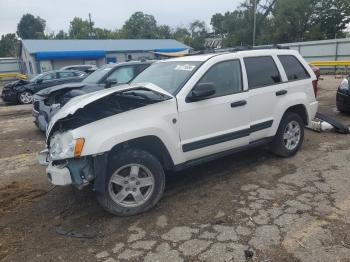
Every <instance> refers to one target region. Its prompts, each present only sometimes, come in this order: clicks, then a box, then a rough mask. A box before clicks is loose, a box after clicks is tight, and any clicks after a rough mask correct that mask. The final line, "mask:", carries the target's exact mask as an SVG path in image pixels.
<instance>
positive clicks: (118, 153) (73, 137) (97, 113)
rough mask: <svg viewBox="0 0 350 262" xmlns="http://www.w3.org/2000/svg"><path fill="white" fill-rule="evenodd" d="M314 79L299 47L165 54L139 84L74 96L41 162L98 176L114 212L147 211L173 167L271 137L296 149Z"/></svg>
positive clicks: (84, 178) (81, 177) (72, 180)
mask: <svg viewBox="0 0 350 262" xmlns="http://www.w3.org/2000/svg"><path fill="white" fill-rule="evenodd" d="M315 81H316V76H315V74H314V73H313V71H312V70H311V68H310V67H309V65H308V64H307V63H306V62H305V61H304V59H303V58H302V57H301V56H300V55H299V53H298V52H296V51H292V50H280V49H266V50H246V51H232V52H229V53H220V54H207V55H197V56H188V57H182V58H175V59H170V60H166V61H159V62H156V63H154V64H152V65H151V66H150V67H149V68H147V69H146V70H145V71H143V72H142V73H141V74H140V75H138V76H137V77H136V78H135V79H134V80H133V81H132V82H131V84H130V85H124V86H119V87H114V88H110V89H106V90H102V91H98V92H95V93H90V94H86V95H83V96H80V97H76V98H73V99H72V100H70V101H69V102H68V103H67V104H66V105H65V106H64V107H62V108H61V110H60V111H59V112H58V113H57V114H56V115H55V116H54V117H53V118H52V120H51V122H50V124H49V126H48V129H47V149H46V150H44V151H42V152H41V153H40V154H39V162H40V163H42V164H44V165H45V164H46V165H48V166H47V169H46V172H47V176H48V177H49V179H50V180H51V182H52V183H53V184H55V185H74V186H76V187H78V188H82V187H84V186H86V185H88V184H92V186H93V189H94V190H95V191H96V193H97V198H98V201H99V203H100V204H101V205H102V206H103V207H104V208H105V209H106V210H108V211H109V212H111V213H113V214H115V215H120V216H126V215H134V214H138V213H141V212H145V211H147V210H149V209H151V208H152V207H153V206H154V205H155V204H156V203H157V202H158V201H159V200H160V198H161V196H162V194H163V191H164V188H165V172H166V171H169V170H172V171H178V170H181V169H184V168H187V167H190V166H194V165H198V164H201V163H203V162H206V161H210V160H213V159H215V158H218V157H222V156H224V155H227V154H231V153H233V152H237V151H240V150H244V149H248V148H252V147H255V146H258V145H264V144H267V145H269V146H270V148H271V150H272V151H273V152H274V153H275V154H277V155H279V156H282V157H289V156H292V155H294V154H295V153H296V152H297V151H298V149H299V148H300V146H301V145H302V143H303V138H304V126H305V125H308V123H309V121H310V120H311V119H313V117H314V116H315V114H316V111H317V107H318V102H317V101H316V99H315V94H314V89H313V86H314V84H315Z"/></svg>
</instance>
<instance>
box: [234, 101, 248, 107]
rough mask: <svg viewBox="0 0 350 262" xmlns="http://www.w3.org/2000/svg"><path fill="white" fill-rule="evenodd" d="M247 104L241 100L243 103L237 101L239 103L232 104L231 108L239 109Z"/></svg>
mask: <svg viewBox="0 0 350 262" xmlns="http://www.w3.org/2000/svg"><path fill="white" fill-rule="evenodd" d="M246 104H247V101H246V100H241V101H237V102H232V103H231V107H239V106H244V105H246Z"/></svg>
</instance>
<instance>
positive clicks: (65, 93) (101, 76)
mask: <svg viewBox="0 0 350 262" xmlns="http://www.w3.org/2000/svg"><path fill="white" fill-rule="evenodd" d="M152 63H153V61H141V62H140V61H133V62H125V63H119V64H107V65H104V66H103V67H101V68H100V69H98V70H96V71H95V72H93V73H92V74H91V75H89V76H88V77H86V78H85V79H84V80H83V81H82V82H81V83H69V84H64V85H57V86H53V87H50V88H47V89H45V90H42V91H40V92H38V93H37V94H35V96H34V103H33V104H34V105H33V116H34V118H35V121H34V123H35V124H36V126H37V127H38V128H39V129H40V130H41V131H45V130H46V127H47V125H48V123H49V122H50V120H51V118H52V116H53V115H54V114H56V112H57V111H58V110H59V109H60V108H61V107H62V106H63V105H64V104H66V103H67V102H68V101H69V100H70V99H71V98H73V97H76V96H79V95H83V94H87V93H91V92H94V91H98V90H101V89H105V88H109V87H111V86H112V85H116V84H126V83H129V82H130V81H131V80H133V79H134V78H135V77H136V76H137V75H138V74H139V73H141V72H142V71H143V70H145V69H146V68H147V67H149V66H150V65H151V64H152Z"/></svg>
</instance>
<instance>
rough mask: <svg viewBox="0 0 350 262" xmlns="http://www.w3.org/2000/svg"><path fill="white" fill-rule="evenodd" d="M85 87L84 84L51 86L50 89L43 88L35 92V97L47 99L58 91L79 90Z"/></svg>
mask: <svg viewBox="0 0 350 262" xmlns="http://www.w3.org/2000/svg"><path fill="white" fill-rule="evenodd" d="M85 85H86V84H82V83H68V84H62V85H57V86H52V87H49V88H45V89H43V90H41V91H39V92H37V93H36V95H38V96H41V97H48V96H49V95H50V94H52V93H53V92H56V91H59V90H64V89H67V90H68V89H75V88H81V87H83V86H85Z"/></svg>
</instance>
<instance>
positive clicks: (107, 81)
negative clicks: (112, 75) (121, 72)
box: [105, 79, 118, 88]
mask: <svg viewBox="0 0 350 262" xmlns="http://www.w3.org/2000/svg"><path fill="white" fill-rule="evenodd" d="M105 83H106V88H110V87H111V86H112V85H116V84H118V81H117V79H108V80H106V82H105Z"/></svg>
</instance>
